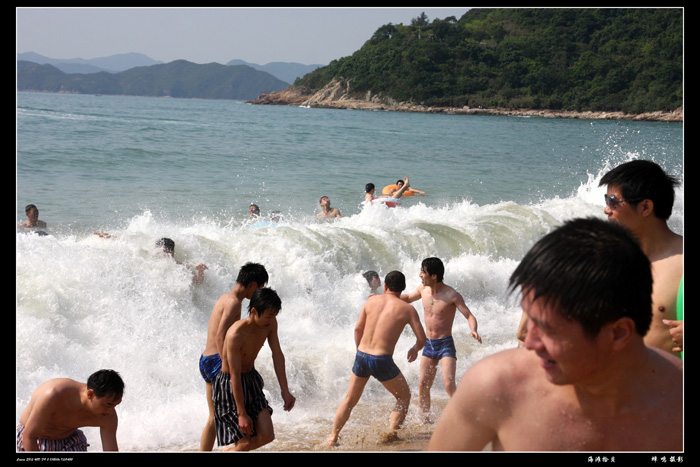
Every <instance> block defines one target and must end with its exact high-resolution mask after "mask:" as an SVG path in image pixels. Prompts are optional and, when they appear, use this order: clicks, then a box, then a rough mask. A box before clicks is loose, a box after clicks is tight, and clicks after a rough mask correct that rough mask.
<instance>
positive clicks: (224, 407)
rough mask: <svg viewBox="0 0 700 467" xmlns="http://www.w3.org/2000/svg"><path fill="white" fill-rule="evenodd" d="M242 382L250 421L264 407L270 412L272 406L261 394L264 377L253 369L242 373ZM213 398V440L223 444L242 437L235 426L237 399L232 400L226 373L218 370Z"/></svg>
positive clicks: (254, 418)
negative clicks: (214, 434) (214, 429)
mask: <svg viewBox="0 0 700 467" xmlns="http://www.w3.org/2000/svg"><path fill="white" fill-rule="evenodd" d="M241 385H242V386H243V398H244V406H245V410H246V412H247V413H248V416H249V417H250V418H251V419H252V420H253V422H255V421H256V420H257V418H258V414H259V413H260V412H261V411H263V410H265V409H267V410H269V411H270V414H272V407H270V405H269V404H268V402H267V399H265V394H264V393H263V379H262V377H261V376H260V374H259V373H258V372H257V371H256V370H255V369H252V370H251V371H249V372H247V373H242V374H241ZM212 399H213V401H214V423H215V425H216V440H217V442H218V444H219V446H226V445H229V444H232V443H235V442H237V441H238V440H239V439H241V438H243V437H244V436H245V435H244V434H243V433H242V432H241V430H240V428H239V426H238V409H237V408H236V401H235V400H234V399H233V390H232V388H231V375H230V374H229V373H224V372H223V371H220V372H219V374H218V375H216V379H215V380H214V384H213V385H212ZM253 435H255V426H253Z"/></svg>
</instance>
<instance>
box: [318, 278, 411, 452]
mask: <svg viewBox="0 0 700 467" xmlns="http://www.w3.org/2000/svg"><path fill="white" fill-rule="evenodd" d="M405 288H406V278H405V277H404V275H403V274H402V273H401V272H399V271H392V272H390V273H389V274H387V276H386V278H385V279H384V294H382V295H372V296H370V297H369V299H368V300H367V302H366V303H365V305H364V307H363V308H362V311H361V312H360V317H359V318H358V320H357V324H356V325H355V346H356V348H357V354H356V356H355V364H354V365H353V367H352V374H351V375H350V385H349V388H348V392H347V394H346V396H345V398H344V399H343V401H342V402H341V404H340V406H339V407H338V410H337V412H336V415H335V420H334V422H333V430H332V431H331V435H330V437H329V438H328V441H327V442H326V445H327V446H335V445H336V444H337V443H338V436H339V434H340V430H342V429H343V426H344V425H345V423H346V422H347V421H348V419H349V418H350V412H352V409H353V408H354V407H355V405H357V403H358V402H359V400H360V396H362V392H363V391H364V388H365V385H366V384H367V381H369V377H370V376H374V377H375V378H377V380H379V381H380V382H381V383H382V385H384V387H385V388H386V389H387V390H388V391H389V392H390V393H392V394H393V395H394V397H396V405H395V407H394V410H393V411H392V413H391V422H390V428H391V429H392V430H398V429H399V428H401V425H402V424H403V421H404V420H405V418H406V413H407V412H408V405H409V402H410V400H411V391H410V389H409V388H408V383H406V379H405V378H404V376H403V374H402V373H401V371H400V370H399V368H398V367H397V366H396V364H395V363H394V360H393V354H394V348H395V347H396V342H397V341H398V340H399V337H400V336H401V333H402V332H403V329H404V328H405V327H406V325H409V326H410V327H411V329H412V330H413V333H414V334H415V335H416V343H415V345H414V346H413V347H411V348H410V349H409V350H408V361H409V362H413V361H415V360H416V358H418V351H419V350H420V349H421V348H422V347H423V345H425V332H424V331H423V325H422V324H421V322H420V317H419V316H418V312H417V311H416V309H415V308H413V306H411V305H409V304H408V303H406V302H404V301H403V300H401V299H400V298H399V297H400V296H401V292H403V290H404V289H405Z"/></svg>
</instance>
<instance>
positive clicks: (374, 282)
mask: <svg viewBox="0 0 700 467" xmlns="http://www.w3.org/2000/svg"><path fill="white" fill-rule="evenodd" d="M362 276H363V277H364V278H365V279H366V280H367V283H368V284H369V286H370V287H371V288H372V289H376V288H377V287H379V286H380V285H382V280H381V279H380V278H379V274H377V271H367V272H363V273H362Z"/></svg>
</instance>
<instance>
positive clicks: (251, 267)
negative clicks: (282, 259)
mask: <svg viewBox="0 0 700 467" xmlns="http://www.w3.org/2000/svg"><path fill="white" fill-rule="evenodd" d="M267 280H268V275H267V271H266V270H265V267H264V266H263V265H262V264H257V263H246V264H245V265H243V267H241V269H240V270H239V272H238V277H237V278H236V285H235V286H234V287H233V289H232V290H231V291H229V292H227V293H225V294H223V295H222V296H221V297H219V300H218V301H217V302H216V303H215V304H214V309H213V310H212V312H211V317H210V318H209V327H208V328H207V344H206V347H205V349H204V352H202V356H201V357H200V358H199V371H200V372H201V373H202V378H203V379H204V381H205V382H206V384H207V405H208V406H209V418H208V419H207V423H206V425H205V426H204V430H203V431H202V436H201V438H200V440H199V449H200V451H211V450H212V449H213V448H214V442H215V441H216V427H215V420H214V402H213V401H212V383H213V382H214V380H215V379H216V375H217V374H218V373H219V371H221V357H220V355H221V350H220V349H222V348H223V345H224V337H225V336H226V331H228V329H229V328H230V327H231V325H232V324H233V323H234V322H236V321H238V320H239V319H241V303H242V302H243V299H244V298H246V299H248V300H250V298H251V297H252V296H253V293H254V292H255V291H256V290H257V289H259V288H261V287H264V286H265V284H267Z"/></svg>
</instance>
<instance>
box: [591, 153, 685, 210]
mask: <svg viewBox="0 0 700 467" xmlns="http://www.w3.org/2000/svg"><path fill="white" fill-rule="evenodd" d="M602 185H608V186H610V187H616V188H618V189H619V190H620V193H621V194H622V197H623V198H624V200H625V201H627V202H628V203H629V204H631V205H633V206H634V205H636V204H637V203H639V202H640V201H642V200H645V199H650V200H651V201H652V202H653V203H654V213H655V214H656V217H658V218H660V219H663V220H667V219H668V218H669V217H671V210H672V209H673V201H674V198H675V191H674V189H675V187H676V186H678V180H676V178H674V177H672V176H670V175H667V174H666V173H665V172H664V170H663V169H662V168H661V167H659V165H658V164H656V163H654V162H652V161H647V160H634V161H630V162H626V163H624V164H621V165H619V166H617V167H615V168H614V169H612V170H611V171H609V172H608V173H606V174H605V175H604V176H603V178H601V179H600V183H599V186H602Z"/></svg>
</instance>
